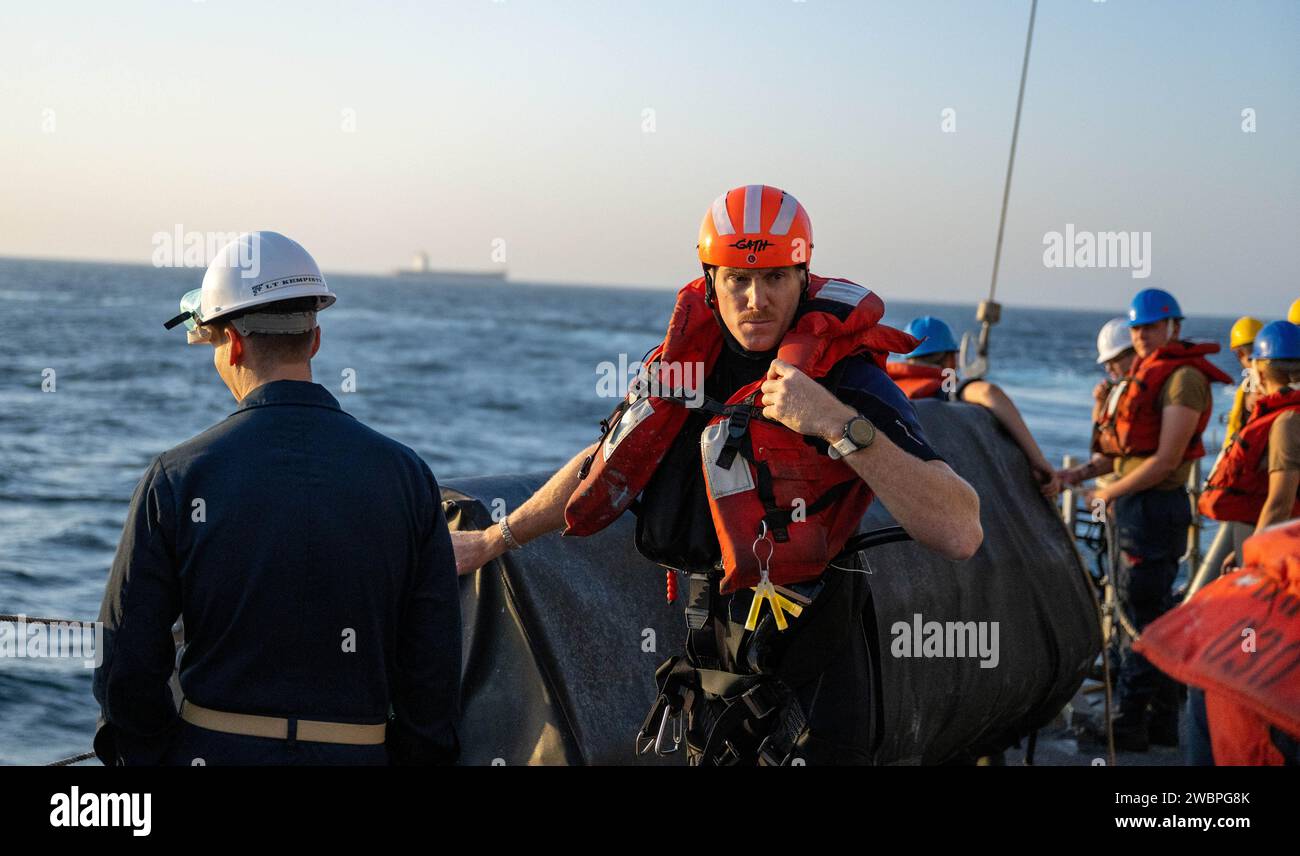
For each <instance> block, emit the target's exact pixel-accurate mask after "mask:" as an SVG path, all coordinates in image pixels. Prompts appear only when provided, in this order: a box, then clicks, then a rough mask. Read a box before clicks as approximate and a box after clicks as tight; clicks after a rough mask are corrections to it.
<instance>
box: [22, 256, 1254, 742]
mask: <svg viewBox="0 0 1300 856" xmlns="http://www.w3.org/2000/svg"><path fill="white" fill-rule="evenodd" d="M327 276H328V277H329V280H330V283H331V287H332V288H333V289H334V291H335V292H336V293H337V294H338V295H339V302H338V303H337V304H336V305H335V306H334V307H332V308H330V309H329V310H327V311H326V312H324V313H322V315H321V326H322V328H323V337H322V346H321V352H320V354H319V355H318V356H317V358H316V360H315V361H314V371H315V377H316V380H317V382H319V383H322V384H324V385H325V386H327V387H328V388H330V390H331V391H332V392H334V394H335V395H336V396H337V397H338V398H339V400H340V402H341V404H342V405H343V407H344V409H346V410H348V411H349V412H351V413H352V414H354V415H355V416H357V417H358V418H360V419H361V420H363V421H364V422H366V423H367V424H369V425H371V426H372V427H374V428H376V429H378V430H380V431H383V432H384V433H386V434H388V435H390V436H392V437H394V438H396V439H397V440H400V441H401V442H403V443H405V444H407V445H409V446H410V447H412V448H413V449H415V450H416V451H417V452H418V453H419V454H420V455H422V456H423V457H424V459H425V460H426V461H427V462H428V463H429V466H430V467H431V468H432V469H433V472H434V474H435V475H436V476H437V477H438V478H439V479H440V480H445V479H448V478H452V477H456V476H472V475H486V474H491V473H504V472H523V471H533V470H543V469H547V468H555V467H558V466H559V465H560V464H562V463H563V462H564V461H566V460H568V459H569V458H570V457H571V456H572V455H573V454H574V453H575V452H576V451H577V450H579V449H580V448H582V447H583V446H584V445H586V444H587V443H590V442H591V441H592V440H593V439H595V437H596V436H597V434H598V430H599V429H598V427H597V423H598V422H599V420H600V419H601V418H603V417H604V416H605V415H606V414H607V413H608V411H609V410H610V409H611V408H612V406H613V402H612V401H611V400H609V399H608V398H604V397H601V396H600V395H599V394H598V391H597V387H598V381H599V379H600V377H601V376H602V375H601V373H602V372H603V371H607V370H608V369H607V368H602V364H607V365H612V366H618V365H619V364H620V359H621V360H622V361H623V363H624V364H627V363H634V362H636V361H637V360H639V359H640V358H641V356H642V355H643V354H644V353H645V352H646V351H647V350H648V349H649V348H650V347H652V346H653V345H655V344H656V343H657V342H658V341H659V339H660V337H662V335H663V330H664V328H665V326H666V324H667V320H668V314H669V312H670V310H671V308H672V305H673V289H672V288H665V289H663V290H634V289H623V288H595V287H578V286H562V285H530V284H521V283H506V284H500V285H482V284H470V283H468V282H456V281H455V280H451V279H449V280H447V281H445V282H438V283H429V282H418V281H412V280H398V279H393V278H387V277H362V276H342V275H339V276H329V275H328V273H327ZM201 277H202V274H201V271H197V270H193V269H188V270H187V269H155V268H151V267H137V266H125V265H108V264H89V263H65V262H50V261H28V260H18V259H0V613H24V614H26V615H37V616H52V617H66V618H85V619H93V618H94V617H95V616H96V614H97V613H98V609H99V602H100V599H101V597H102V595H103V588H104V581H105V579H106V576H107V573H108V567H109V565H110V563H111V561H112V557H113V552H114V550H115V548H116V546H117V540H118V537H119V535H120V533H121V527H122V523H123V521H124V519H125V516H126V510H127V502H128V500H129V498H130V496H131V492H132V490H133V488H134V486H135V483H136V481H137V480H138V479H139V477H140V475H141V474H142V473H143V472H144V470H145V468H146V467H147V465H148V463H149V461H150V459H151V458H152V457H153V456H155V455H157V454H158V453H159V452H161V451H163V450H165V449H167V448H169V447H171V446H173V445H175V444H177V443H180V442H182V441H183V440H185V439H186V438H188V437H190V436H192V435H194V434H196V433H198V432H199V431H201V430H203V429H204V428H206V427H208V426H209V425H212V424H214V423H216V422H218V421H220V420H221V419H223V418H224V417H225V416H226V415H227V414H229V413H230V412H231V411H232V410H233V409H234V407H235V402H234V400H233V398H231V396H230V394H229V392H228V391H227V390H226V388H225V386H224V385H223V384H222V383H221V381H220V379H219V378H218V377H217V376H216V372H215V370H214V369H213V367H212V363H211V355H212V352H211V350H210V349H209V348H207V347H188V346H186V345H185V341H184V334H183V333H181V332H180V331H171V332H167V331H164V330H163V328H162V322H163V321H165V320H167V319H168V318H170V317H171V316H172V315H174V314H175V313H176V311H177V309H176V305H177V301H178V300H179V298H180V296H181V295H182V294H184V293H185V292H186V291H187V290H189V289H191V288H196V287H197V286H198V283H199V281H200V280H201ZM865 284H868V285H872V287H874V288H875V289H876V291H877V292H878V293H880V294H881V296H882V297H883V298H884V300H885V302H886V305H887V307H888V313H887V315H886V318H885V320H886V322H888V323H892V324H895V325H898V326H902V325H903V324H905V323H906V322H907V321H908V320H909V319H911V318H912V317H914V316H916V315H920V314H933V315H938V316H939V317H941V318H943V319H944V320H946V321H947V322H948V323H949V324H950V325H952V327H953V329H954V331H955V332H956V333H957V335H958V336H960V334H961V332H962V331H963V330H968V329H975V327H976V324H975V321H974V311H975V307H974V304H973V303H972V304H971V305H969V306H937V305H926V304H922V303H918V302H915V301H913V300H909V299H908V298H912V297H915V295H903V294H891V293H890V290H889V289H888V288H887V287H883V286H880V285H879V284H872V283H865ZM978 291H979V289H978V288H976V287H972V296H973V297H974V296H976V294H977V292H978ZM1122 308H1123V307H1116V311H1115V312H1114V313H1096V312H1074V311H1062V310H1049V309H1031V308H1017V307H1004V311H1003V319H1002V323H1001V324H999V325H998V326H997V327H996V328H995V330H994V333H993V339H992V350H991V363H992V369H991V373H990V375H989V379H990V380H992V381H994V382H996V383H998V384H999V385H1001V386H1002V387H1003V388H1004V389H1005V390H1006V391H1007V392H1008V393H1009V394H1010V395H1011V397H1012V398H1013V399H1014V400H1015V402H1016V403H1017V405H1018V406H1019V407H1020V409H1021V411H1022V412H1023V414H1024V416H1025V419H1026V421H1027V423H1028V424H1029V427H1030V428H1031V430H1032V431H1033V432H1034V435H1035V436H1036V438H1037V439H1038V442H1039V443H1040V445H1041V446H1042V447H1043V450H1044V452H1045V453H1046V454H1047V456H1048V458H1049V459H1050V460H1054V461H1059V460H1060V458H1061V456H1062V455H1064V454H1067V453H1071V454H1076V455H1080V456H1084V457H1086V455H1087V443H1088V435H1089V414H1090V408H1091V390H1092V387H1093V385H1094V384H1095V383H1096V381H1097V380H1098V379H1099V377H1100V376H1101V373H1100V370H1099V368H1098V367H1097V366H1096V365H1095V364H1094V359H1095V350H1094V343H1095V340H1096V333H1097V330H1098V328H1099V327H1100V326H1101V325H1102V324H1103V323H1104V322H1105V321H1106V320H1107V319H1108V318H1110V317H1112V316H1113V315H1118V314H1121V312H1120V310H1121V309H1122ZM1232 320H1233V319H1232V318H1200V317H1198V318H1190V319H1188V321H1187V322H1186V324H1185V328H1184V329H1185V333H1186V335H1187V336H1189V337H1191V338H1204V339H1217V340H1219V341H1226V336H1227V330H1228V327H1229V326H1230V324H1231V322H1232ZM1216 362H1217V363H1218V364H1219V365H1220V366H1221V367H1223V368H1224V369H1225V370H1226V371H1228V372H1229V374H1232V375H1234V376H1235V375H1236V374H1237V373H1238V369H1237V367H1236V366H1235V360H1234V359H1233V358H1232V356H1231V355H1230V354H1220V355H1218V357H1217V358H1216ZM345 378H352V379H354V380H355V391H354V392H348V393H345V392H343V391H342V390H343V384H344V379H345ZM50 380H52V381H53V388H52V391H45V390H44V389H43V384H44V385H45V386H49V385H50V384H49V381H50ZM1229 403H1230V398H1229V396H1228V394H1227V393H1226V391H1220V393H1219V395H1218V399H1217V403H1216V420H1215V421H1214V422H1212V423H1211V427H1210V429H1209V430H1208V431H1207V432H1206V438H1205V439H1206V442H1207V444H1209V443H1211V442H1212V441H1213V442H1220V441H1221V438H1222V427H1221V423H1220V422H1219V421H1218V419H1219V417H1220V416H1221V415H1222V414H1223V413H1224V412H1225V411H1226V409H1227V406H1228V404H1229ZM90 687H91V673H90V671H89V670H88V669H85V668H83V667H82V666H80V665H79V664H76V663H73V662H68V661H52V660H12V659H3V658H0V763H6V764H14V763H18V764H39V763H47V762H49V761H53V760H55V759H57V758H60V757H64V756H67V755H72V754H76V753H78V752H82V751H86V750H88V749H89V747H90V740H91V736H92V734H93V730H94V723H95V715H96V706H95V703H94V700H93V698H92V696H91V689H90Z"/></svg>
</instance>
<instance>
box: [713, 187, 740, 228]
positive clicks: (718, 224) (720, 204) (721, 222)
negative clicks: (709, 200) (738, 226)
mask: <svg viewBox="0 0 1300 856" xmlns="http://www.w3.org/2000/svg"><path fill="white" fill-rule="evenodd" d="M713 231H715V232H717V233H718V234H719V235H734V234H736V230H735V228H734V227H733V226H732V225H731V217H730V215H728V214H727V194H725V193H724V194H722V195H721V196H719V197H718V198H717V199H715V200H713Z"/></svg>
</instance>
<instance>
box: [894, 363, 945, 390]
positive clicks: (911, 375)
mask: <svg viewBox="0 0 1300 856" xmlns="http://www.w3.org/2000/svg"><path fill="white" fill-rule="evenodd" d="M885 371H887V372H888V373H889V376H890V377H891V378H893V379H894V383H896V384H898V388H899V389H901V390H902V391H903V393H904V394H905V395H906V396H907V397H908V398H912V399H917V398H935V397H936V396H939V397H944V398H946V397H947V396H946V395H945V393H944V391H943V373H944V369H943V368H941V367H939V366H927V365H925V364H924V363H900V362H892V363H886V364H885Z"/></svg>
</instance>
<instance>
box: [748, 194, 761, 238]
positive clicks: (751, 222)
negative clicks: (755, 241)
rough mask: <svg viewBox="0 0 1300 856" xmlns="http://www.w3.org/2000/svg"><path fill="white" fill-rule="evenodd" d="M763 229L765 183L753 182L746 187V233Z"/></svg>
mask: <svg viewBox="0 0 1300 856" xmlns="http://www.w3.org/2000/svg"><path fill="white" fill-rule="evenodd" d="M761 231H763V185H761V184H751V185H748V186H747V187H746V188H745V228H744V230H743V232H744V234H746V235H753V234H757V233H758V232H761Z"/></svg>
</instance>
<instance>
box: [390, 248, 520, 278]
mask: <svg viewBox="0 0 1300 856" xmlns="http://www.w3.org/2000/svg"><path fill="white" fill-rule="evenodd" d="M393 275H394V276H399V277H402V278H403V279H427V280H442V281H453V280H454V281H457V282H485V283H488V282H493V283H495V282H505V281H506V272H505V270H504V269H502V270H499V271H469V270H433V269H432V268H430V267H429V254H428V253H426V252H418V253H416V254H415V258H413V259H412V260H411V266H410V267H407V268H398V269H397V270H395V271H393Z"/></svg>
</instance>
